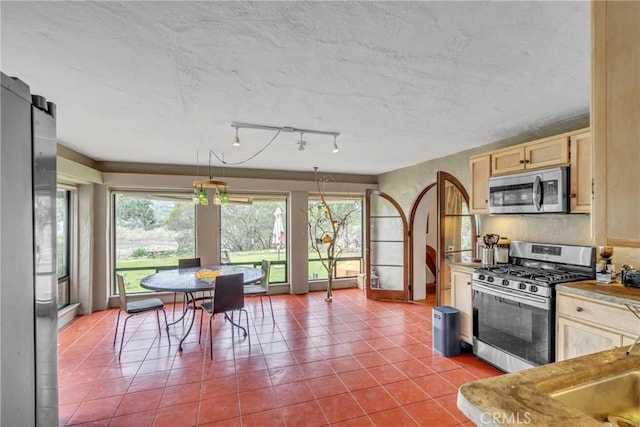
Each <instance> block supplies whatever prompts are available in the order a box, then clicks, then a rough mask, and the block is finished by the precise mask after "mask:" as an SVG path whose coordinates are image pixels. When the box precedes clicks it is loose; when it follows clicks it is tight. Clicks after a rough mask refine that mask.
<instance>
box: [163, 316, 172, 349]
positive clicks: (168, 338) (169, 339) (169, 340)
mask: <svg viewBox="0 0 640 427" xmlns="http://www.w3.org/2000/svg"><path fill="white" fill-rule="evenodd" d="M162 314H164V324H165V328H166V330H167V342H168V343H169V347H171V338H170V337H169V322H167V311H166V310H165V309H164V308H163V309H162Z"/></svg>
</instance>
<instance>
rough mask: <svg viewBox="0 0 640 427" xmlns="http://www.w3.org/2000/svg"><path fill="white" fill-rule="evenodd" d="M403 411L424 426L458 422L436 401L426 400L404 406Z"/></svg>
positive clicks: (444, 425)
mask: <svg viewBox="0 0 640 427" xmlns="http://www.w3.org/2000/svg"><path fill="white" fill-rule="evenodd" d="M404 409H405V411H407V413H409V415H411V417H413V419H415V420H416V421H417V422H418V424H420V425H424V426H439V427H447V426H455V425H458V424H459V423H460V422H459V421H458V420H457V419H456V418H455V417H454V416H453V415H451V414H450V413H449V412H448V411H447V410H445V409H444V408H443V407H442V406H440V404H438V402H434V401H433V400H427V401H424V402H417V403H412V404H411V405H406V406H404Z"/></svg>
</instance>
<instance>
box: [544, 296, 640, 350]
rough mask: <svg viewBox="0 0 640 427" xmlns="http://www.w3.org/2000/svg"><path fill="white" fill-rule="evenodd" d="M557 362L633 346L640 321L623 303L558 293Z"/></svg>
mask: <svg viewBox="0 0 640 427" xmlns="http://www.w3.org/2000/svg"><path fill="white" fill-rule="evenodd" d="M556 304H557V322H556V361H561V360H565V359H571V358H573V357H578V356H584V355H585V354H591V353H597V352H599V351H604V350H610V349H612V348H615V347H621V346H625V345H631V344H633V342H634V341H635V337H636V336H637V335H636V334H638V333H640V320H638V318H636V317H635V315H634V314H633V313H631V311H629V310H628V309H627V308H626V307H625V306H624V305H622V304H614V303H610V302H603V301H598V300H596V299H591V298H586V297H582V296H576V295H570V294H565V293H561V292H558V294H557V300H556Z"/></svg>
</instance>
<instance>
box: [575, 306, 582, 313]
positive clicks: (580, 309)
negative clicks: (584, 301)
mask: <svg viewBox="0 0 640 427" xmlns="http://www.w3.org/2000/svg"><path fill="white" fill-rule="evenodd" d="M576 311H577V312H578V313H579V312H581V311H584V308H582V307H580V306H578V307H576Z"/></svg>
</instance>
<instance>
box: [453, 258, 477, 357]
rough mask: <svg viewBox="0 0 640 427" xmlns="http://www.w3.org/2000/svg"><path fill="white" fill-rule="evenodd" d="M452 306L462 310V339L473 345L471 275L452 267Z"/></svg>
mask: <svg viewBox="0 0 640 427" xmlns="http://www.w3.org/2000/svg"><path fill="white" fill-rule="evenodd" d="M451 305H452V306H453V307H455V308H457V309H458V310H460V338H461V339H462V340H463V341H464V342H466V343H467V344H471V345H473V292H472V289H471V273H469V272H467V271H464V270H458V269H456V268H455V267H451Z"/></svg>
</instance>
